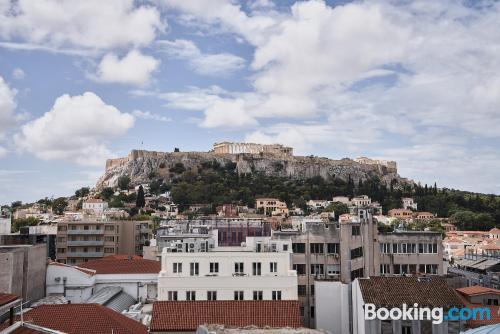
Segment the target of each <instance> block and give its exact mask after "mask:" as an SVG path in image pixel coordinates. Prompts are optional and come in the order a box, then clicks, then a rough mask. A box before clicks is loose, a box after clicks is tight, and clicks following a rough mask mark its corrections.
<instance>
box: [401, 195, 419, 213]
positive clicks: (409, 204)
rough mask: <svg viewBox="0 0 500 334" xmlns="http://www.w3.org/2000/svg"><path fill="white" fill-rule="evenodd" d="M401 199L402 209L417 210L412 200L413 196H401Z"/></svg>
mask: <svg viewBox="0 0 500 334" xmlns="http://www.w3.org/2000/svg"><path fill="white" fill-rule="evenodd" d="M401 201H402V202H403V206H402V208H403V209H406V210H413V211H417V208H418V204H417V203H416V202H414V201H413V198H411V197H403V198H402V199H401Z"/></svg>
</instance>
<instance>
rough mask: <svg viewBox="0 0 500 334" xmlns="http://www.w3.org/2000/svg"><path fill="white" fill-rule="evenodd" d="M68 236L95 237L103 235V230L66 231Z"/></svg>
mask: <svg viewBox="0 0 500 334" xmlns="http://www.w3.org/2000/svg"><path fill="white" fill-rule="evenodd" d="M68 234H87V235H96V234H104V230H68Z"/></svg>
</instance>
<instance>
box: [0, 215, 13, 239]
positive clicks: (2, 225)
mask: <svg viewBox="0 0 500 334" xmlns="http://www.w3.org/2000/svg"><path fill="white" fill-rule="evenodd" d="M10 232H11V219H10V214H8V213H7V212H6V213H5V214H3V213H2V214H0V234H9V233H10Z"/></svg>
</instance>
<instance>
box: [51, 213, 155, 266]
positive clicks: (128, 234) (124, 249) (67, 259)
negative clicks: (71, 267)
mask: <svg viewBox="0 0 500 334" xmlns="http://www.w3.org/2000/svg"><path fill="white" fill-rule="evenodd" d="M57 225H58V226H57V239H56V260H57V261H58V262H61V263H67V264H78V263H81V262H87V261H89V260H92V259H96V258H102V257H104V256H109V255H116V254H127V255H142V247H143V246H144V244H145V243H146V241H148V240H149V239H151V236H152V223H151V222H150V221H126V220H125V221H121V220H109V219H100V218H95V217H85V218H82V219H78V218H75V219H68V220H64V221H62V222H59V223H58V224H57Z"/></svg>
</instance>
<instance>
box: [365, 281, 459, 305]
mask: <svg viewBox="0 0 500 334" xmlns="http://www.w3.org/2000/svg"><path fill="white" fill-rule="evenodd" d="M359 285H360V288H361V293H362V295H363V300H364V302H365V303H372V304H375V305H377V306H384V307H398V306H401V305H403V304H408V305H412V304H414V303H418V304H419V305H420V306H434V307H443V308H445V309H448V308H450V307H452V306H462V305H463V302H462V300H461V298H460V297H459V296H458V294H457V293H456V292H455V290H453V289H452V288H451V287H449V286H448V284H447V283H446V279H445V278H444V277H439V276H428V277H414V276H412V277H403V276H398V277H382V276H374V277H370V278H363V279H360V280H359Z"/></svg>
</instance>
